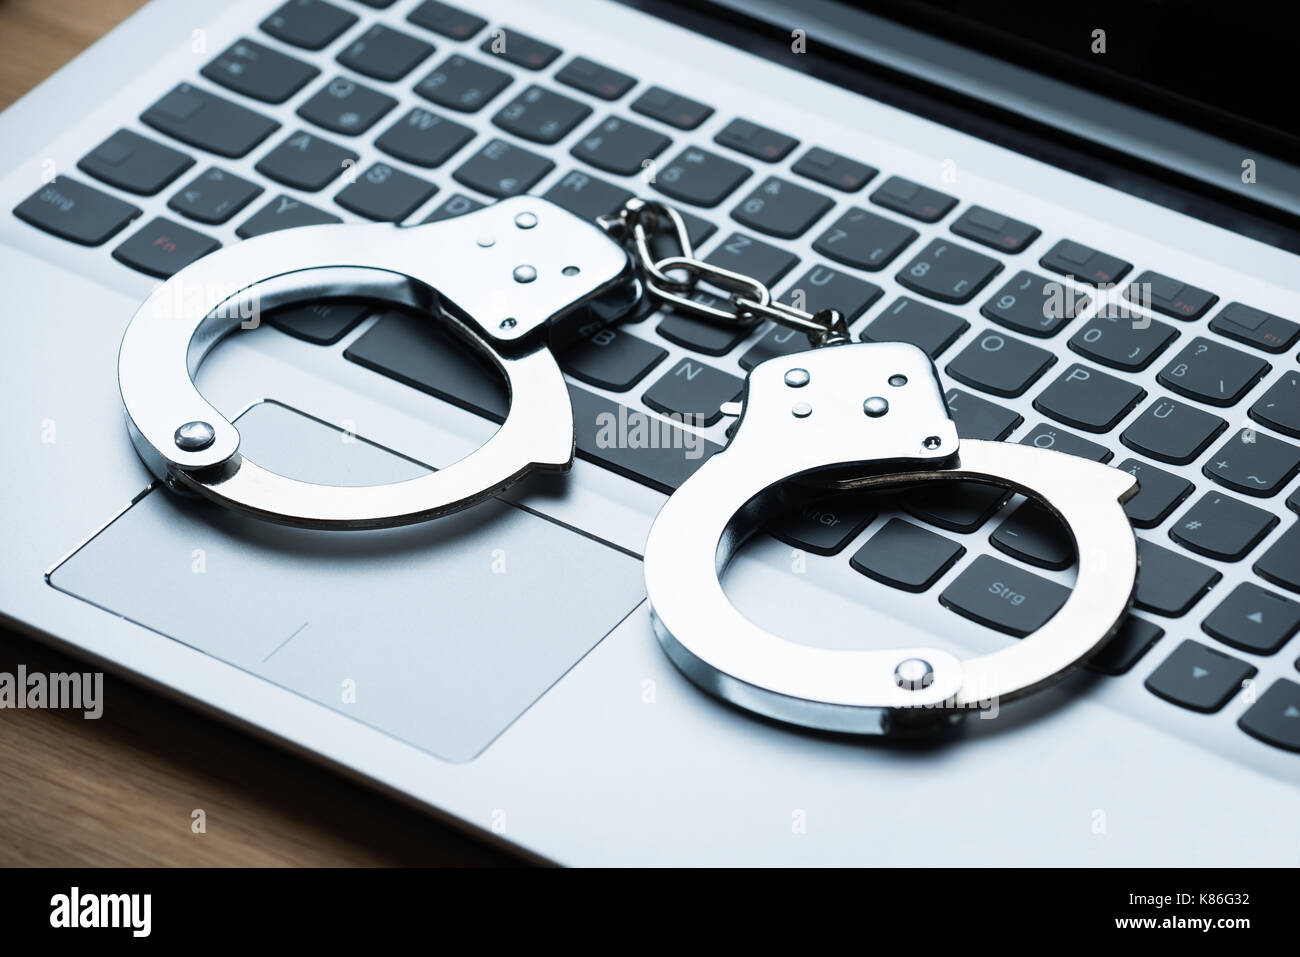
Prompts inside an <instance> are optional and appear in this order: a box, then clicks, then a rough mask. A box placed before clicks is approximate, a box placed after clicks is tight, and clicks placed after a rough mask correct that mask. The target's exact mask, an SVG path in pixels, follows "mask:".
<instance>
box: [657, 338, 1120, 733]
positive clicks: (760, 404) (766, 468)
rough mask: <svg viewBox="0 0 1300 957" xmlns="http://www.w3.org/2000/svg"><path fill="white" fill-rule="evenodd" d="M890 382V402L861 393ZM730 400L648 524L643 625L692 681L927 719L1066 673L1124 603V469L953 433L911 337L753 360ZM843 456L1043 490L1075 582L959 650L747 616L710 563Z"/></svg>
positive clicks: (869, 467)
mask: <svg viewBox="0 0 1300 957" xmlns="http://www.w3.org/2000/svg"><path fill="white" fill-rule="evenodd" d="M792 373H794V374H792ZM800 373H802V374H800ZM891 382H892V383H897V384H891ZM886 396H887V397H888V401H887V403H886V404H885V405H886V408H885V411H879V410H880V404H879V403H873V402H870V401H868V400H870V399H872V398H880V397H886ZM864 403H865V405H864ZM741 416H742V417H741V421H740V424H739V427H738V429H737V431H736V434H735V437H734V438H733V439H732V442H731V444H730V445H729V446H728V447H727V448H726V449H725V450H724V451H722V452H720V453H718V454H717V455H715V456H713V457H712V458H711V459H709V460H708V461H707V462H706V463H705V464H704V465H703V466H702V467H701V468H700V469H699V471H697V472H696V473H695V474H694V475H693V476H692V477H691V478H690V479H688V480H687V481H686V482H685V483H684V484H683V485H682V486H681V488H679V489H678V490H677V492H676V493H675V494H674V495H673V496H672V497H671V498H670V499H669V500H668V502H667V503H666V504H665V505H664V507H663V509H662V511H660V513H659V515H658V517H657V518H656V519H655V523H654V526H653V527H652V528H651V530H650V536H649V539H648V540H647V542H646V551H645V575H646V591H647V595H648V597H649V602H650V606H651V617H652V620H653V623H654V628H655V632H656V634H657V635H658V637H659V640H660V642H661V644H662V645H663V647H664V649H665V651H666V652H667V653H668V655H669V657H670V658H671V659H672V660H673V662H674V663H675V664H676V665H677V666H678V668H680V669H681V670H682V672H683V673H685V674H686V675H687V676H688V677H689V678H690V679H691V680H692V681H694V682H695V683H696V684H697V685H699V686H700V687H702V688H704V689H705V690H707V691H709V692H711V693H713V694H715V695H718V696H719V697H721V698H724V699H726V700H728V701H730V702H732V703H733V704H736V705H739V706H741V707H743V708H747V709H749V710H751V711H755V712H757V713H759V714H763V715H766V716H768V717H772V718H777V719H779V720H782V721H788V722H790V723H793V724H799V725H804V726H807V727H814V728H821V729H825V730H831V731H847V732H855V733H862V734H893V733H900V732H903V731H909V730H917V729H921V728H930V727H934V726H936V725H942V724H947V723H950V722H951V721H953V720H956V719H957V718H959V717H961V716H962V715H963V714H965V713H966V712H967V711H969V710H972V709H975V708H978V707H981V705H982V703H985V702H989V701H1007V700H1010V699H1014V698H1016V697H1019V696H1021V695H1024V694H1027V693H1029V692H1031V691H1034V690H1036V689H1038V688H1040V687H1042V686H1044V685H1046V684H1048V683H1049V682H1051V681H1053V680H1054V679H1056V678H1059V677H1061V676H1062V675H1063V674H1065V673H1066V672H1068V671H1069V670H1070V669H1071V668H1073V667H1074V666H1075V665H1076V664H1078V663H1079V662H1080V661H1082V660H1083V659H1085V658H1086V657H1087V656H1088V655H1089V654H1091V653H1092V652H1093V651H1095V650H1096V649H1097V648H1098V647H1100V645H1101V644H1102V643H1103V642H1104V641H1105V640H1106V639H1108V638H1109V637H1110V636H1111V635H1113V634H1114V632H1115V631H1116V629H1117V628H1118V627H1119V625H1120V623H1121V622H1122V620H1123V618H1124V615H1125V613H1126V612H1127V611H1128V608H1129V606H1130V604H1131V602H1132V598H1133V591H1134V587H1135V583H1136V580H1137V546H1136V542H1135V540H1134V538H1133V533H1132V530H1131V529H1130V527H1129V523H1128V519H1127V517H1126V516H1125V514H1124V511H1123V509H1122V507H1121V503H1122V502H1123V501H1124V500H1126V499H1127V498H1129V497H1130V496H1131V495H1132V494H1133V493H1134V492H1135V491H1136V482H1135V481H1134V479H1133V477H1132V476H1131V475H1128V474H1127V473H1125V472H1120V471H1118V470H1116V469H1112V468H1109V467H1107V466H1104V465H1099V464H1097V463H1094V462H1090V461H1087V460H1084V459H1080V458H1076V457H1074V456H1067V455H1063V454H1061V453H1059V452H1052V451H1047V450H1043V449H1036V448H1032V447H1029V446H1023V445H1014V444H1008V443H1003V442H982V441H964V442H960V443H959V440H958V437H957V430H956V427H955V426H954V425H953V423H952V420H951V419H949V417H948V414H947V409H946V407H945V405H944V401H943V396H942V394H941V393H940V391H939V386H938V381H937V379H936V376H935V372H934V369H933V366H932V365H931V363H930V360H929V358H928V357H927V356H926V355H925V353H924V352H922V351H921V350H920V349H917V348H916V347H915V346H910V345H904V344H898V343H859V344H855V345H844V346H833V347H829V348H825V349H818V350H815V351H811V352H804V353H798V354H795V355H792V356H785V357H780V358H776V359H771V360H768V361H767V362H764V363H762V364H760V365H758V366H756V367H755V368H754V370H753V371H752V372H751V373H750V376H749V380H748V383H747V387H746V393H745V397H744V406H743V411H742V413H741ZM841 470H843V471H847V472H850V473H852V474H853V475H854V478H853V479H852V480H850V481H847V482H846V481H843V480H840V481H837V482H835V483H834V484H836V485H838V486H846V485H848V486H853V487H859V488H866V487H884V486H890V485H902V484H912V483H917V482H928V481H940V480H962V479H964V480H972V479H974V480H978V481H985V482H991V483H993V484H996V485H1001V486H1005V487H1008V488H1012V489H1015V490H1016V491H1019V492H1022V493H1024V494H1026V495H1030V496H1033V497H1034V498H1037V499H1039V500H1041V501H1043V502H1044V503H1045V504H1046V505H1047V506H1048V507H1049V508H1050V509H1051V510H1052V511H1053V512H1054V513H1055V514H1056V515H1057V516H1058V517H1060V519H1061V520H1062V522H1063V523H1064V524H1065V525H1066V527H1067V528H1068V529H1069V531H1070V534H1071V535H1072V536H1073V538H1074V541H1075V544H1076V547H1077V549H1078V554H1079V569H1078V578H1077V582H1076V584H1075V588H1074V590H1073V592H1072V593H1071V595H1070V597H1069V598H1068V599H1067V601H1066V602H1065V604H1064V605H1063V606H1062V608H1061V609H1060V611H1059V612H1057V614H1056V615H1054V616H1053V617H1052V618H1051V619H1050V620H1049V621H1048V622H1047V624H1046V625H1044V626H1043V627H1042V628H1041V629H1039V630H1038V631H1037V632H1035V633H1034V634H1032V635H1030V636H1028V637H1026V638H1024V639H1022V640H1020V641H1017V642H1015V643H1014V644H1010V645H1008V646H1007V647H1005V648H1002V649H1001V650H999V651H996V652H994V653H992V654H987V655H983V656H980V657H977V658H974V659H970V660H967V661H959V660H958V659H957V658H955V657H954V656H953V655H951V654H949V653H948V652H946V651H943V650H940V649H938V648H915V647H914V648H896V649H890V650H884V651H864V650H830V649H825V648H816V647H812V646H809V645H803V644H797V643H795V642H792V641H789V640H786V639H783V638H781V637H780V636H778V635H775V634H772V633H770V632H768V631H766V630H764V629H762V628H760V627H758V626H757V625H755V624H754V623H753V622H751V621H749V620H748V619H746V618H745V617H744V616H743V615H741V614H740V612H739V611H737V609H736V608H735V607H734V606H733V605H732V604H731V603H730V601H728V599H727V597H726V595H725V593H724V592H723V589H722V585H721V582H720V576H721V573H722V570H723V569H724V568H726V566H727V563H728V562H729V561H730V560H731V558H732V556H733V555H734V554H735V552H736V550H737V549H738V548H739V547H740V545H741V544H742V543H743V542H744V541H745V539H746V538H748V537H749V535H751V534H752V533H753V532H754V531H756V530H757V529H759V528H760V527H762V525H763V524H764V522H765V521H766V520H767V519H769V518H772V517H775V516H776V515H777V514H779V513H780V512H781V511H782V510H783V509H785V508H788V507H790V505H791V504H792V502H793V501H797V498H798V496H799V495H800V494H801V491H800V490H801V489H802V490H803V491H804V492H808V493H810V494H811V490H812V489H814V488H816V487H818V486H820V487H821V488H822V490H823V491H824V488H825V481H824V480H825V478H826V477H827V473H828V472H830V473H832V474H834V473H838V472H840V471H841ZM792 478H795V479H804V480H806V481H804V482H798V481H796V482H787V480H788V479H792Z"/></svg>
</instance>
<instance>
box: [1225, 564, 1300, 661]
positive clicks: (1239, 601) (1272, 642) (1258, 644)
mask: <svg viewBox="0 0 1300 957" xmlns="http://www.w3.org/2000/svg"><path fill="white" fill-rule="evenodd" d="M1201 628H1202V629H1204V630H1205V633H1206V634H1208V635H1213V636H1214V637H1215V638H1218V639H1219V640H1220V641H1221V642H1223V643H1224V644H1225V645H1231V646H1232V647H1234V648H1240V649H1241V650H1242V651H1249V652H1253V653H1254V654H1257V655H1271V654H1275V653H1276V652H1277V651H1278V649H1280V648H1281V647H1282V646H1283V645H1285V644H1286V643H1287V641H1289V640H1290V639H1291V636H1292V635H1294V634H1295V633H1296V631H1297V630H1300V602H1294V601H1292V600H1291V599H1289V598H1283V597H1282V596H1281V595H1278V594H1275V593H1273V592H1271V591H1269V590H1268V589H1266V588H1260V587H1259V586H1258V585H1256V584H1254V583H1253V582H1242V583H1241V584H1240V585H1238V586H1237V587H1236V588H1234V589H1233V590H1232V594H1230V595H1229V596H1228V597H1227V598H1225V599H1224V600H1223V601H1222V602H1221V603H1220V605H1219V607H1218V608H1216V609H1214V611H1212V612H1210V614H1209V615H1208V616H1207V617H1206V619H1205V621H1203V622H1202V623H1201Z"/></svg>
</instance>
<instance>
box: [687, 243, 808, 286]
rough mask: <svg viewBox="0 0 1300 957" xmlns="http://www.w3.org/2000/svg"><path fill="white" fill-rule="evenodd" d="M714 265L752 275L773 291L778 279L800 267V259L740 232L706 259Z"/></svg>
mask: <svg viewBox="0 0 1300 957" xmlns="http://www.w3.org/2000/svg"><path fill="white" fill-rule="evenodd" d="M704 261H705V262H706V263H709V264H710V265H713V266H721V267H722V268H723V269H730V270H731V271H732V272H738V273H740V274H741V275H744V276H752V277H753V278H754V279H757V280H758V281H759V282H761V283H762V284H763V285H765V286H767V287H768V288H771V287H772V286H774V285H776V282H777V280H778V279H780V278H781V277H782V276H784V275H785V274H786V273H788V272H789V271H790V270H791V269H793V268H794V267H795V266H797V265H799V257H798V256H796V255H794V254H793V253H788V252H786V251H785V250H784V249H778V248H777V247H776V246H769V245H768V244H767V243H764V242H760V241H759V240H757V239H751V238H750V237H748V236H744V235H741V234H740V233H732V234H731V235H730V236H728V237H727V238H726V239H724V240H723V241H722V242H720V243H719V244H718V245H717V246H714V247H713V251H712V252H711V253H709V254H708V255H707V256H705V257H704Z"/></svg>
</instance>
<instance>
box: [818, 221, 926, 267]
mask: <svg viewBox="0 0 1300 957" xmlns="http://www.w3.org/2000/svg"><path fill="white" fill-rule="evenodd" d="M918 235H920V234H919V233H917V231H916V230H915V229H912V228H911V227H909V226H904V225H902V224H901V223H896V222H894V221H893V220H892V219H886V218H885V217H884V216H877V215H876V214H875V213H869V212H867V211H866V210H865V209H860V208H859V207H857V206H854V207H853V208H852V209H850V210H849V211H848V212H846V213H845V214H844V215H843V216H841V217H840V218H839V219H837V220H836V221H835V223H834V225H832V226H831V228H830V229H828V230H826V232H824V233H822V235H821V236H819V237H818V239H817V241H816V242H815V243H813V249H815V250H817V252H819V253H821V254H822V255H823V256H828V257H829V258H831V259H834V260H835V261H836V262H838V263H843V264H844V265H846V266H853V267H855V268H857V269H869V270H871V271H873V272H874V271H875V270H878V269H884V268H885V267H886V266H888V265H889V264H890V262H892V261H893V259H894V257H895V256H897V255H898V254H899V253H900V252H902V251H903V250H904V249H905V248H906V247H907V246H908V244H909V243H911V242H912V240H914V239H916V237H917V236H918Z"/></svg>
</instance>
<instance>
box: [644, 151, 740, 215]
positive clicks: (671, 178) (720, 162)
mask: <svg viewBox="0 0 1300 957" xmlns="http://www.w3.org/2000/svg"><path fill="white" fill-rule="evenodd" d="M749 174H750V169H749V167H748V166H743V165H741V164H740V163H737V162H735V161H734V160H729V159H726V158H725V157H722V156H719V155H718V154H716V153H710V152H709V151H708V150H702V149H698V148H696V147H694V146H691V147H688V148H687V149H684V150H682V152H681V153H679V154H677V157H676V158H675V159H673V160H672V161H671V162H669V163H668V164H667V165H665V166H661V167H657V168H656V169H655V170H654V179H653V180H651V182H652V183H653V184H654V187H655V189H657V190H659V192H661V193H664V194H665V195H668V196H671V197H672V198H673V199H679V200H681V201H682V202H684V203H694V204H695V205H696V206H717V205H718V204H719V203H720V202H722V201H723V200H724V199H726V198H727V197H728V196H730V195H731V194H732V193H733V192H734V191H735V189H736V187H737V186H739V185H740V184H741V183H743V182H744V181H745V180H747V179H749Z"/></svg>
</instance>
